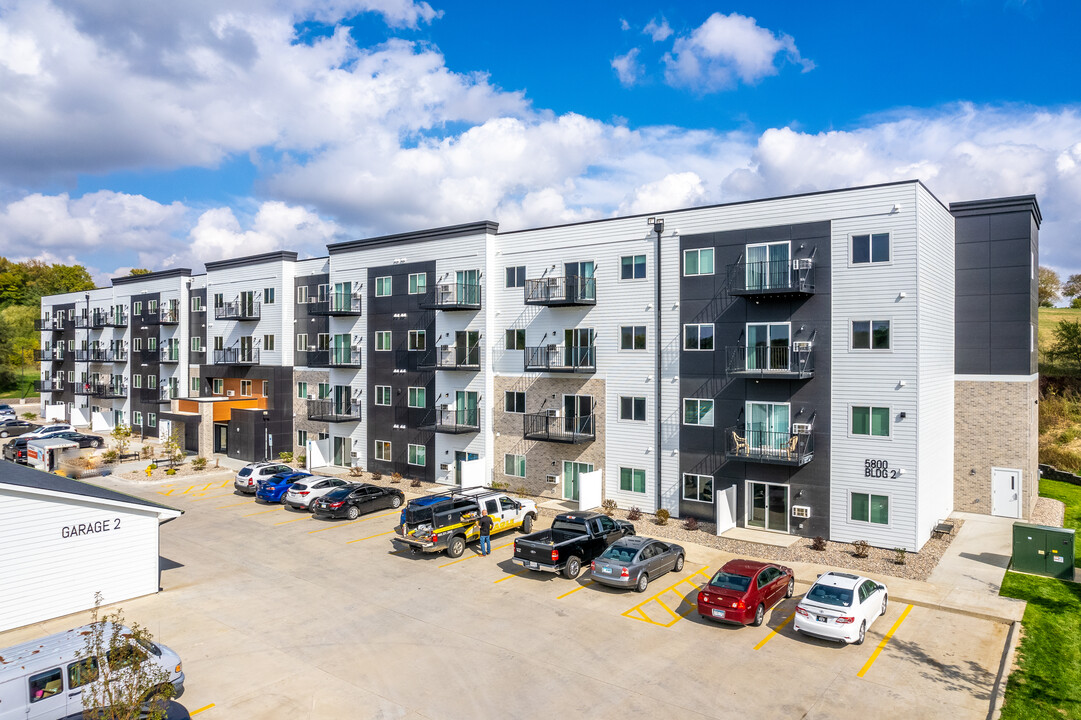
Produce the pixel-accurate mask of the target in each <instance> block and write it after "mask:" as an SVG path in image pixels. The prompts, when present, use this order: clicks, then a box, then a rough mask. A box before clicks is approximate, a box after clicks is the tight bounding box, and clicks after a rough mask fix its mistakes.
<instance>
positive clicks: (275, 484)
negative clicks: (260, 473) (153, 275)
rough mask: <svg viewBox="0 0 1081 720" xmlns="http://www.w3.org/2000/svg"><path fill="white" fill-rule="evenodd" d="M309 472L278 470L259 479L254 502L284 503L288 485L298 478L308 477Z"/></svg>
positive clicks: (309, 475)
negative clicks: (275, 473) (274, 473)
mask: <svg viewBox="0 0 1081 720" xmlns="http://www.w3.org/2000/svg"><path fill="white" fill-rule="evenodd" d="M311 476H312V474H311V473H306V472H299V471H290V472H280V473H278V474H277V475H271V476H270V477H268V478H267V479H266V480H260V481H259V485H258V486H257V487H256V489H255V500H256V502H258V501H260V500H262V501H263V502H267V503H281V504H282V505H284V504H285V493H286V491H287V490H289V486H290V485H292V484H293V483H295V482H297V481H298V480H303V479H304V478H310V477H311Z"/></svg>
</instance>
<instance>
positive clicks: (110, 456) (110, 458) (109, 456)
mask: <svg viewBox="0 0 1081 720" xmlns="http://www.w3.org/2000/svg"><path fill="white" fill-rule="evenodd" d="M119 457H120V453H118V452H117V451H116V450H114V449H112V448H110V449H108V450H106V451H105V452H103V453H102V454H101V459H102V460H104V461H105V462H107V463H114V462H116V460H117V458H119Z"/></svg>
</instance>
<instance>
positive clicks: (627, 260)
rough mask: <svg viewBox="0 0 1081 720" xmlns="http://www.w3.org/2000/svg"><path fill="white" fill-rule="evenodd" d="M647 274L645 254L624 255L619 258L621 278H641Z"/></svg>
mask: <svg viewBox="0 0 1081 720" xmlns="http://www.w3.org/2000/svg"><path fill="white" fill-rule="evenodd" d="M645 276H646V256H645V255H624V256H623V257H621V258H620V259H619V279H620V280H641V279H642V278H644V277H645Z"/></svg>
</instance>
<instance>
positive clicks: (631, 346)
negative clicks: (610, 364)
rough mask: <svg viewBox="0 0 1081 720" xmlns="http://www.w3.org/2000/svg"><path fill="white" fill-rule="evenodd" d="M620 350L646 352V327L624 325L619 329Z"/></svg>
mask: <svg viewBox="0 0 1081 720" xmlns="http://www.w3.org/2000/svg"><path fill="white" fill-rule="evenodd" d="M619 349H620V350H645V349H646V326H645V325H623V326H621V327H620V328H619Z"/></svg>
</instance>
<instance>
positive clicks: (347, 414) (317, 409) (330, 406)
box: [308, 400, 360, 423]
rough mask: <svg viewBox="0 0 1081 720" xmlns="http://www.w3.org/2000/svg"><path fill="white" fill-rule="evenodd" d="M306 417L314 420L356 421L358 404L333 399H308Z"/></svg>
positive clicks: (358, 416) (358, 410)
mask: <svg viewBox="0 0 1081 720" xmlns="http://www.w3.org/2000/svg"><path fill="white" fill-rule="evenodd" d="M308 419H309V420H314V421H316V422H332V423H339V422H357V421H358V420H360V405H359V404H358V403H351V402H336V401H334V400H309V401H308Z"/></svg>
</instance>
